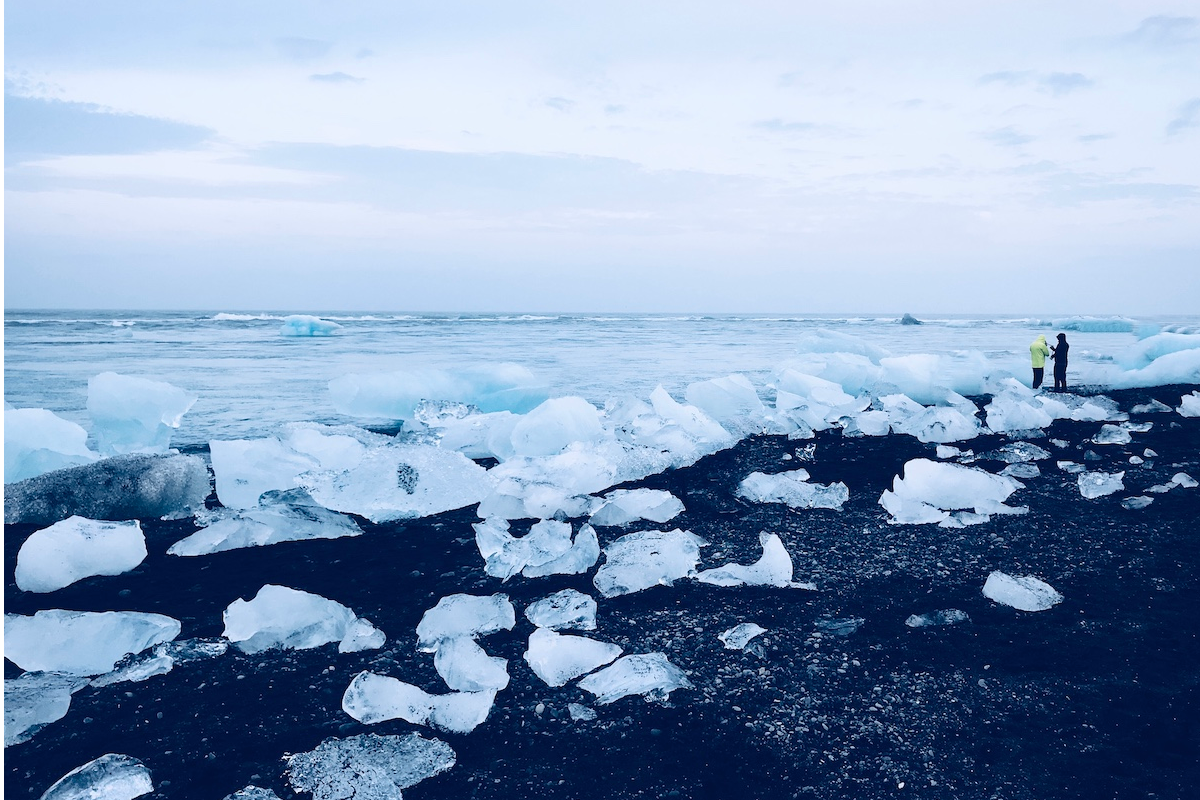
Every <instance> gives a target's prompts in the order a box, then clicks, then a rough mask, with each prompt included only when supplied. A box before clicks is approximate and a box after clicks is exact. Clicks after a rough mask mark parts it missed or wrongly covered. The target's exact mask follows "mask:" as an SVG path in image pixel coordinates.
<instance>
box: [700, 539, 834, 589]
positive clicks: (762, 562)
mask: <svg viewBox="0 0 1200 800" xmlns="http://www.w3.org/2000/svg"><path fill="white" fill-rule="evenodd" d="M758 541H759V543H760V544H761V545H762V549H763V554H762V557H761V558H759V560H758V561H756V562H754V563H753V564H749V565H742V564H734V563H729V564H726V565H725V566H723V567H717V568H716V569H706V570H704V571H703V572H701V573H700V574H698V575H697V576H696V580H698V581H700V582H701V583H709V584H712V585H714V586H775V587H778V588H795V589H816V586H814V585H813V584H811V583H794V582H793V581H792V557H791V555H789V554H788V551H787V548H786V547H784V546H783V540H781V539H780V538H779V536H778V534H774V533H765V532H764V533H759V535H758Z"/></svg>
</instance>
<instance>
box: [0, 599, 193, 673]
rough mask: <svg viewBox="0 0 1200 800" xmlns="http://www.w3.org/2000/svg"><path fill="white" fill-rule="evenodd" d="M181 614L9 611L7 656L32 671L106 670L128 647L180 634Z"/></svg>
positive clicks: (142, 647) (142, 646) (131, 650)
mask: <svg viewBox="0 0 1200 800" xmlns="http://www.w3.org/2000/svg"><path fill="white" fill-rule="evenodd" d="M181 629H182V628H181V625H180V623H179V620H176V619H172V618H171V617H167V616H164V615H162V614H145V613H141V612H137V611H100V612H96V611H66V610H63V609H50V610H48V611H38V612H37V613H35V614H34V615H33V616H32V617H26V616H21V615H19V614H5V615H4V657H5V658H7V659H8V660H9V661H11V662H13V663H14V664H16V665H17V666H18V667H20V668H21V669H23V670H27V671H30V672H63V673H67V674H69V675H89V676H90V675H101V674H103V673H105V672H109V671H111V670H112V668H113V666H114V665H115V664H116V663H117V662H118V661H119V660H121V659H122V658H124V657H125V656H126V655H128V654H129V653H140V652H141V651H143V650H145V649H147V648H148V647H153V646H154V645H156V644H159V643H160V642H169V641H171V640H172V639H174V638H175V637H176V636H178V635H179V632H180V630H181Z"/></svg>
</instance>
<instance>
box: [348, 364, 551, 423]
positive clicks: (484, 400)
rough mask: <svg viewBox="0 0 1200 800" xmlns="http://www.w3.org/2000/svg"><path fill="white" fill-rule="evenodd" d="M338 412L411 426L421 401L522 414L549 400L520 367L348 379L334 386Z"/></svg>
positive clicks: (351, 376)
mask: <svg viewBox="0 0 1200 800" xmlns="http://www.w3.org/2000/svg"><path fill="white" fill-rule="evenodd" d="M329 395H330V398H331V399H332V400H333V406H334V408H336V409H337V410H338V412H339V413H341V414H345V415H347V416H350V417H372V418H381V419H400V420H406V421H411V420H412V419H413V415H414V413H415V412H416V409H417V406H418V405H419V404H420V403H421V401H422V400H435V401H451V402H457V403H465V404H468V405H471V406H474V407H475V408H477V409H479V410H480V411H484V412H492V411H512V412H514V413H518V414H522V413H524V412H526V411H530V410H531V409H533V408H535V407H536V406H538V405H539V404H540V403H542V402H543V401H544V400H546V397H547V392H546V386H545V384H544V383H542V382H541V381H539V380H538V379H537V378H536V377H534V375H533V373H532V372H530V371H529V370H528V369H526V368H525V367H522V366H520V365H518V364H489V365H485V366H479V367H475V368H472V369H464V370H457V371H446V370H439V369H424V370H409V371H403V372H388V373H372V374H363V375H344V376H342V377H340V378H335V379H334V380H332V381H330V382H329Z"/></svg>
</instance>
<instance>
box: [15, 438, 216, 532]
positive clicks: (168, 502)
mask: <svg viewBox="0 0 1200 800" xmlns="http://www.w3.org/2000/svg"><path fill="white" fill-rule="evenodd" d="M208 492H209V483H208V468H207V467H206V466H205V465H204V461H203V460H202V459H200V458H198V457H196V456H181V455H169V456H167V455H162V456H155V455H131V456H116V457H113V458H105V459H102V460H100V461H97V462H96V463H94V464H88V465H85V466H82V467H69V468H67V469H60V470H56V471H54V472H48V473H46V474H45V475H39V476H37V477H36V478H30V479H28V480H24V481H21V482H20V483H14V484H8V485H6V486H5V487H4V521H5V522H6V523H9V524H12V523H19V522H26V523H31V524H35V525H50V524H52V523H55V522H58V521H60V520H64V519H66V518H68V517H72V516H80V517H87V518H88V519H97V520H99V519H103V520H131V519H157V518H159V517H163V518H170V519H177V518H180V517H186V516H191V515H192V514H194V513H195V512H196V511H197V510H198V509H201V508H203V507H204V498H206V497H208Z"/></svg>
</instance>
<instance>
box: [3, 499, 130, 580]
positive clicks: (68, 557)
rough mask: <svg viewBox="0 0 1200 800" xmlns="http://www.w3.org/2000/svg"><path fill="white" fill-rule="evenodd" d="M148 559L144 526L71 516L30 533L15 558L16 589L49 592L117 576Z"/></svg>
mask: <svg viewBox="0 0 1200 800" xmlns="http://www.w3.org/2000/svg"><path fill="white" fill-rule="evenodd" d="M145 558H146V537H145V535H143V534H142V526H141V525H139V524H138V523H137V521H136V520H135V521H132V522H97V521H95V520H90V519H85V518H84V517H70V518H68V519H65V520H63V521H62V522H56V523H54V524H53V525H51V526H50V527H49V528H43V529H42V530H40V531H34V532H33V533H32V534H30V535H29V538H28V539H26V540H25V542H24V543H23V544H22V545H21V550H20V552H18V553H17V569H16V576H15V577H16V582H17V588H18V589H20V590H21V591H24V592H53V591H56V590H58V589H62V588H63V587H64V586H70V585H71V584H72V583H75V582H76V581H80V580H83V579H84V578H90V577H93V576H96V575H120V574H122V573H125V572H128V571H129V570H131V569H133V568H134V567H136V566H137V565H138V564H141V563H142V561H143V560H144V559H145Z"/></svg>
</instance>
